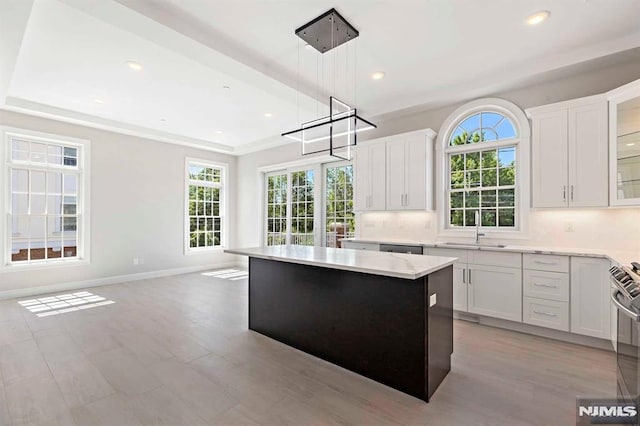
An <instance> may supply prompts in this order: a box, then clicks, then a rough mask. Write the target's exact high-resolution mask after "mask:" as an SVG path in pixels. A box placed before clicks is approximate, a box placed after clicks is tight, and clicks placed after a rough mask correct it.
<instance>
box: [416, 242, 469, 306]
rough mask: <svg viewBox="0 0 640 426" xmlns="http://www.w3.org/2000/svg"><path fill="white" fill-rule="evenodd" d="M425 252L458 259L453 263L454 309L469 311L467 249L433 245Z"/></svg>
mask: <svg viewBox="0 0 640 426" xmlns="http://www.w3.org/2000/svg"><path fill="white" fill-rule="evenodd" d="M424 254H428V255H430V256H443V257H455V258H457V259H458V260H456V261H455V263H454V264H453V309H455V310H456V311H462V312H467V250H460V249H447V248H438V247H433V248H425V250H424Z"/></svg>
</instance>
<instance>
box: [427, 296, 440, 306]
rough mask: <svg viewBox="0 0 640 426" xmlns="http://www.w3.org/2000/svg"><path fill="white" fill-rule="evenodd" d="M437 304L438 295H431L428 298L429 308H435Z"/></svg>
mask: <svg viewBox="0 0 640 426" xmlns="http://www.w3.org/2000/svg"><path fill="white" fill-rule="evenodd" d="M437 302H438V293H433V294H432V295H431V296H429V307H432V306H435V304H436V303H437Z"/></svg>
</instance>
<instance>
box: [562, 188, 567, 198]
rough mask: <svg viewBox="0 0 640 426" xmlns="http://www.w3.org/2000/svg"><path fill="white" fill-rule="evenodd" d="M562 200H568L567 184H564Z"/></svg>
mask: <svg viewBox="0 0 640 426" xmlns="http://www.w3.org/2000/svg"><path fill="white" fill-rule="evenodd" d="M562 201H567V185H563V186H562Z"/></svg>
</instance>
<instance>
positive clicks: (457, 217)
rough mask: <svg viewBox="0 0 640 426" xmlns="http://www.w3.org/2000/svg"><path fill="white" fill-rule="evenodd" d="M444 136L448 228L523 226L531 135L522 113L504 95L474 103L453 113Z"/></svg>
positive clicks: (514, 227)
mask: <svg viewBox="0 0 640 426" xmlns="http://www.w3.org/2000/svg"><path fill="white" fill-rule="evenodd" d="M441 136H442V137H443V138H442V139H441V145H440V147H439V148H440V149H442V155H443V156H442V158H443V160H444V161H443V162H442V164H443V170H442V171H443V173H442V176H443V182H442V183H443V186H444V188H445V194H444V197H443V198H444V200H443V201H444V203H443V204H441V205H442V206H443V207H444V209H443V210H444V211H442V213H443V216H444V217H443V219H444V221H443V222H444V228H445V229H450V230H455V229H465V228H475V227H476V226H477V225H479V226H480V227H481V228H484V229H485V230H489V231H490V230H506V231H509V230H511V231H517V230H520V229H521V226H520V225H521V224H520V221H521V218H522V215H521V214H520V213H521V212H520V210H521V207H522V204H523V203H522V201H521V200H523V199H524V198H523V197H522V191H521V185H520V184H521V181H522V176H521V174H522V172H523V171H525V170H527V171H528V168H526V165H524V164H521V163H525V162H526V161H523V155H525V154H526V151H527V150H526V149H524V148H523V147H522V146H521V144H522V142H523V140H526V143H527V146H528V137H529V128H528V122H527V120H526V118H525V117H524V114H523V113H522V111H521V110H520V109H519V108H517V107H516V106H515V105H513V104H511V103H509V102H506V101H503V100H500V99H495V100H484V101H483V100H480V101H474V102H472V103H470V104H468V105H465V106H463V107H461V108H460V109H458V110H457V111H456V112H455V113H454V114H452V116H451V117H450V118H449V119H448V120H447V121H446V122H445V125H443V128H442V129H441ZM521 151H522V152H521ZM527 161H528V160H527Z"/></svg>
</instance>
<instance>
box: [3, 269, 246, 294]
mask: <svg viewBox="0 0 640 426" xmlns="http://www.w3.org/2000/svg"><path fill="white" fill-rule="evenodd" d="M231 267H239V265H238V262H223V263H215V264H211V265H199V266H185V267H182V268H172V269H161V270H157V271H148V272H140V273H137V274H127V275H114V276H111V277H103V278H94V279H91V280H84V281H72V282H68V283H59V284H51V285H46V286H40V287H28V288H20V289H14V290H5V291H0V300H5V299H16V298H22V297H29V296H37V295H44V294H47V293H57V292H60V291H69V290H79V289H83V288H90V287H100V286H103V285H110V284H120V283H125V282H129V281H142V280H148V279H151V278H160V277H169V276H172V275H181V274H189V273H192V272H199V271H206V270H208V269H220V268H231ZM240 267H242V266H240Z"/></svg>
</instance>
